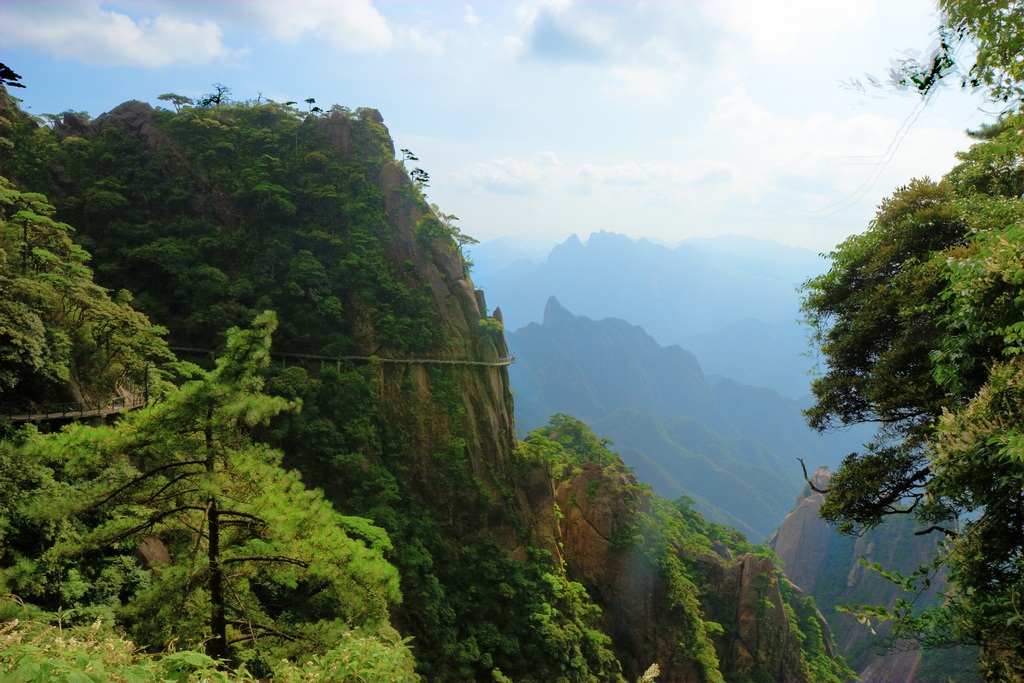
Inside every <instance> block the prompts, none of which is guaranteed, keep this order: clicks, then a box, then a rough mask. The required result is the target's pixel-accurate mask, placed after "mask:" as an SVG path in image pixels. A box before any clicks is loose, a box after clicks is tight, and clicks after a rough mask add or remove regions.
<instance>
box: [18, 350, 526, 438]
mask: <svg viewBox="0 0 1024 683" xmlns="http://www.w3.org/2000/svg"><path fill="white" fill-rule="evenodd" d="M169 348H170V349H171V351H174V352H175V353H193V354H194V353H198V354H215V353H218V352H217V351H214V350H213V349H198V348H194V347H190V346H171V347H169ZM270 357H271V359H274V358H278V359H282V360H283V361H284V363H285V364H286V365H287V360H288V359H289V358H291V359H297V360H300V361H302V360H312V361H319V362H320V367H321V368H323V367H324V364H325V363H328V362H330V363H335V364H336V365H337V366H338V367H339V369H340V365H341V363H351V362H370V361H375V362H379V363H406V364H441V365H476V366H485V367H504V366H508V365H512V364H513V363H515V362H516V357H515V354H513V355H511V356H509V357H507V358H499V359H497V360H493V361H487V360H467V359H460V358H387V357H384V356H321V355H317V354H312V353H285V352H276V351H271V353H270ZM144 405H146V395H145V394H144V393H143V394H126V395H124V396H117V397H115V398H109V399H104V400H102V401H79V402H76V403H51V404H47V405H43V406H37V407H34V408H32V409H31V410H30V411H29V412H24V413H19V414H15V415H8V416H7V418H8V419H9V420H10V421H11V422H42V421H44V420H82V419H85V418H87V417H105V416H107V415H113V414H114V413H119V412H121V411H124V410H133V409H135V408H141V407H142V406H144ZM6 408H7V410H12V411H13V412H17V411H18V408H13V409H12V408H10V407H6ZM22 410H29V409H28V408H24V409H22ZM4 412H6V410H5V411H4Z"/></svg>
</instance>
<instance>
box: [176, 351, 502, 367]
mask: <svg viewBox="0 0 1024 683" xmlns="http://www.w3.org/2000/svg"><path fill="white" fill-rule="evenodd" d="M167 348H169V349H170V350H171V351H174V352H175V353H177V352H182V353H202V354H214V353H219V352H218V351H215V350H214V349H200V348H196V347H193V346H169V347H167ZM270 357H271V358H274V357H277V358H285V359H287V358H299V359H302V360H316V361H321V362H327V361H330V362H331V363H341V362H355V361H366V362H370V361H374V362H378V363H420V364H433V363H440V364H445V365H483V366H487V367H503V366H506V365H512V364H513V363H515V362H516V356H515V354H512V355H511V356H507V357H505V358H498V359H496V360H471V359H468V358H411V357H410V358H398V357H394V356H391V357H388V356H325V355H320V354H315V353H289V352H287V351H271V352H270Z"/></svg>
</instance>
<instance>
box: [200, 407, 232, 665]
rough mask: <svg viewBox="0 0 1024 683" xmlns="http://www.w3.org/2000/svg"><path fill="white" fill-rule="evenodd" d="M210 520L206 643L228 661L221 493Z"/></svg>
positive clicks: (209, 451) (210, 457)
mask: <svg viewBox="0 0 1024 683" xmlns="http://www.w3.org/2000/svg"><path fill="white" fill-rule="evenodd" d="M212 420H213V414H212V411H209V412H208V413H207V422H206V427H205V435H206V472H207V474H209V475H210V476H211V477H212V476H213V473H214V468H215V467H216V459H215V457H214V449H213V433H212V431H211V426H210V423H211V422H212ZM208 507H209V512H208V513H207V514H208V519H207V524H208V525H209V532H210V544H209V550H208V558H209V561H210V640H209V641H207V643H206V654H207V655H209V656H210V657H212V658H213V659H218V660H221V661H226V660H227V658H228V622H227V615H226V614H225V607H224V586H223V583H224V570H223V569H221V566H220V509H219V507H218V506H217V497H216V496H210V500H209V506H208Z"/></svg>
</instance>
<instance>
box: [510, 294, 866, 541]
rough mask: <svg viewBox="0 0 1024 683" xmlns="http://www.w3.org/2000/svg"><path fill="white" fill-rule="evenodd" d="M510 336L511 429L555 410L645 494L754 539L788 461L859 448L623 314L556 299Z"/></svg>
mask: <svg viewBox="0 0 1024 683" xmlns="http://www.w3.org/2000/svg"><path fill="white" fill-rule="evenodd" d="M508 343H509V348H510V349H512V351H513V352H514V353H515V355H516V363H515V365H513V366H512V367H511V368H510V370H509V377H510V380H511V382H512V387H513V390H514V391H515V396H516V424H517V427H518V428H519V429H520V430H522V431H527V430H530V429H533V428H535V427H537V426H539V425H541V424H543V423H544V421H546V420H547V417H548V416H549V415H552V414H556V413H565V414H570V415H573V416H576V417H578V418H580V419H583V420H584V421H587V422H589V423H590V424H592V425H593V426H594V428H595V429H596V431H598V432H599V433H600V434H602V435H603V436H606V437H608V438H610V439H611V440H612V441H613V442H614V443H615V445H616V448H617V449H618V450H619V452H620V453H621V454H622V456H623V458H624V459H625V461H626V463H627V464H629V465H630V466H632V467H635V468H636V471H637V474H638V476H639V478H640V480H641V481H646V482H650V483H651V485H652V486H653V487H654V489H655V491H657V492H658V493H660V494H661V495H663V496H667V497H670V498H675V497H678V496H680V495H683V494H686V495H688V496H691V497H692V498H693V499H694V500H695V501H697V504H698V507H699V509H701V511H702V512H704V513H705V514H707V515H708V517H709V519H713V520H715V521H719V522H722V523H727V524H731V525H733V526H735V527H736V528H737V529H740V530H742V531H744V533H747V534H749V535H750V536H751V537H752V538H766V537H767V536H768V535H769V534H770V533H772V531H773V530H774V529H775V527H776V525H777V524H778V523H779V522H780V521H781V520H782V518H783V517H784V516H785V514H786V512H787V511H788V510H789V502H788V501H789V499H791V497H792V496H793V495H795V494H796V493H797V491H799V489H800V487H801V485H802V484H801V482H802V479H801V478H800V469H799V465H798V463H797V461H796V458H804V459H805V460H806V461H808V462H811V463H815V464H816V465H817V464H828V465H835V464H837V463H838V461H839V460H840V459H841V458H842V457H843V456H844V455H845V454H846V453H848V452H850V451H851V450H853V449H855V448H856V447H857V446H858V445H859V438H860V433H859V432H852V433H846V434H837V435H827V436H821V435H818V434H816V433H814V432H812V431H811V430H810V429H808V428H807V427H806V425H805V424H804V421H803V416H802V414H801V412H800V409H799V407H798V406H797V405H796V404H795V403H794V402H793V401H792V400H790V399H787V398H785V397H783V396H780V395H779V394H778V393H776V392H774V391H772V390H771V389H763V388H757V387H752V386H748V385H743V384H740V383H738V382H734V381H732V380H727V379H718V380H711V379H709V378H708V377H707V376H705V375H704V373H703V371H702V370H701V365H700V363H698V361H697V359H696V357H695V356H694V355H693V354H691V353H690V352H688V351H686V350H685V349H682V348H680V347H679V346H668V347H662V346H661V345H659V344H658V343H657V342H656V341H655V340H654V339H653V338H652V337H651V336H650V335H648V334H647V333H646V332H645V331H644V330H643V329H642V328H640V327H639V326H635V325H630V324H629V323H627V322H625V321H623V320H619V319H614V318H608V319H604V320H592V319H590V318H587V317H585V316H577V315H573V314H572V313H571V312H569V310H567V309H566V308H565V307H564V306H563V305H562V304H561V303H560V302H559V301H558V300H557V299H556V298H554V297H551V298H550V299H549V300H548V302H547V305H546V306H545V309H544V322H543V323H542V324H537V323H531V324H530V325H527V326H526V327H523V328H521V329H519V330H516V331H515V332H513V333H510V334H508Z"/></svg>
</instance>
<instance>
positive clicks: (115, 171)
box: [0, 93, 454, 353]
mask: <svg viewBox="0 0 1024 683" xmlns="http://www.w3.org/2000/svg"><path fill="white" fill-rule="evenodd" d="M168 95H169V96H170V97H172V101H173V97H174V96H173V94H172V93H171V94H168ZM15 111H16V108H15ZM147 116H148V122H149V125H150V126H151V127H152V130H153V133H152V135H151V136H150V138H149V139H148V140H147V139H144V138H141V137H138V136H135V135H134V134H132V133H131V132H129V131H126V130H124V129H122V128H121V127H119V126H118V125H115V124H111V123H109V122H107V125H102V126H99V127H98V128H97V131H96V134H95V135H92V136H90V137H89V138H82V137H74V136H72V137H64V138H63V139H59V138H58V137H57V134H56V133H54V132H53V131H50V130H49V129H45V130H44V129H38V128H35V127H34V126H32V125H29V124H28V123H27V122H25V121H24V120H22V119H19V118H17V117H16V116H14V115H13V114H12V115H11V117H10V118H9V119H8V120H6V122H5V123H6V125H4V126H2V127H0V128H2V130H0V134H3V135H5V136H6V137H8V139H10V140H11V141H12V143H13V144H14V149H13V152H12V154H11V158H10V160H9V161H8V162H7V163H5V165H4V167H5V168H8V167H9V169H10V170H9V172H10V173H11V174H12V175H14V176H15V177H17V178H18V180H19V181H21V182H32V183H38V184H39V187H40V188H42V189H44V190H45V191H46V192H47V193H49V194H50V196H51V199H52V201H53V202H54V203H55V205H56V206H58V207H59V210H60V212H61V215H62V216H63V217H64V218H65V220H68V221H69V222H71V223H73V224H75V225H76V226H77V228H78V230H79V235H80V237H81V240H82V243H83V245H84V246H86V247H87V248H88V249H89V250H90V251H91V252H92V253H93V254H94V255H95V256H96V259H97V261H98V262H99V263H100V264H101V267H100V268H98V269H97V273H96V276H97V280H98V281H99V282H100V283H102V284H103V285H105V286H107V287H111V288H114V289H118V290H119V289H126V290H129V291H132V292H136V293H137V295H138V296H137V299H136V304H137V306H138V307H139V308H140V309H141V310H143V311H145V312H146V313H147V314H148V315H149V316H150V317H152V318H153V319H154V320H158V321H159V322H160V323H161V324H163V325H165V326H166V327H168V328H169V329H173V330H174V337H175V341H176V342H177V343H179V344H187V345H191V346H203V347H209V346H210V342H209V340H210V339H211V338H215V337H216V336H218V335H220V334H222V331H223V330H224V329H227V328H229V327H231V326H233V325H241V324H245V323H246V322H247V321H248V320H251V319H252V317H253V316H254V315H256V313H257V312H258V311H259V310H261V309H263V308H274V309H277V310H278V311H280V312H281V316H282V320H281V329H280V332H279V335H278V336H279V340H280V343H281V344H282V345H283V346H285V347H286V348H288V349H289V350H292V351H303V350H309V351H314V352H321V351H327V352H330V353H344V352H349V353H351V352H353V349H354V346H353V341H352V337H351V332H350V331H351V330H352V329H353V328H354V327H356V326H360V327H365V326H366V325H367V323H370V324H372V325H373V328H374V331H375V337H376V342H377V343H378V344H380V345H381V346H383V347H385V348H390V349H392V350H393V351H395V352H401V351H412V350H424V349H428V348H431V347H432V346H434V345H436V344H438V343H439V341H440V337H439V335H438V328H437V326H436V316H437V314H436V312H435V311H433V309H432V307H431V306H429V305H428V301H429V299H428V295H427V291H426V288H425V284H424V283H423V282H422V278H421V277H420V276H419V275H418V274H417V273H416V272H415V271H412V270H409V269H405V268H402V267H400V266H398V265H396V264H393V263H392V262H391V261H390V260H389V259H388V251H389V249H390V247H391V240H392V238H393V234H394V233H393V229H392V228H393V226H389V224H388V217H387V214H386V212H385V210H384V201H383V197H382V195H381V191H380V188H379V187H378V184H377V178H378V177H379V173H380V168H381V166H382V164H384V163H389V160H390V158H391V151H390V141H389V140H388V138H387V135H386V131H385V129H384V128H383V126H381V125H380V123H379V122H378V121H377V120H376V116H375V115H371V114H370V112H369V111H368V110H365V111H360V112H357V114H356V115H353V114H351V113H349V112H347V111H346V110H344V109H343V108H340V107H339V108H332V110H331V114H330V116H329V117H328V119H329V121H330V124H329V125H327V124H326V122H325V125H323V126H321V125H319V124H317V123H316V121H314V120H308V121H307V120H306V119H305V118H304V117H303V116H301V115H298V112H297V111H296V110H294V109H292V108H290V107H286V106H283V105H279V104H276V103H273V102H270V103H261V104H256V103H248V104H246V103H238V102H229V101H228V100H227V99H226V93H221V97H220V99H219V101H217V102H213V101H211V102H210V103H209V105H208V106H205V107H202V106H200V107H192V106H187V105H185V106H181V107H180V108H179V111H178V112H177V113H175V112H170V111H166V110H156V111H153V112H150V113H149V114H148V115H147ZM341 129H344V130H346V131H348V132H347V133H346V136H347V139H348V140H349V142H348V143H347V146H346V147H344V148H342V147H341V146H340V143H339V144H336V143H335V142H332V138H331V137H330V136H331V135H332V134H333V133H331V132H330V131H338V130H341ZM156 138H159V139H160V141H161V143H160V144H153V140H154V139H156ZM115 160H116V163H115ZM49 168H54V169H55V168H59V169H60V171H59V172H53V173H49V172H45V171H42V172H41V169H49ZM410 187H411V186H410ZM424 209H426V207H425V206H424ZM427 213H428V214H429V211H427ZM430 215H432V214H430ZM155 216H159V217H160V219H159V220H156V219H155V218H154V217H155ZM452 244H453V248H454V242H453V243H452ZM257 293H258V294H257ZM181 301H189V302H190V305H189V306H188V307H185V308H182V307H181V306H180V302H181Z"/></svg>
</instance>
